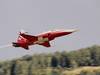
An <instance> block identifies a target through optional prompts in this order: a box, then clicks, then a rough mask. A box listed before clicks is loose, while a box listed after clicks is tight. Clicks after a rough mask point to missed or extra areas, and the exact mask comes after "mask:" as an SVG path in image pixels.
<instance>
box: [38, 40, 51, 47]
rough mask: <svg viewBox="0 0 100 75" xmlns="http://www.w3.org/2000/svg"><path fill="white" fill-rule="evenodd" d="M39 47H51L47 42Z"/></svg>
mask: <svg viewBox="0 0 100 75" xmlns="http://www.w3.org/2000/svg"><path fill="white" fill-rule="evenodd" d="M39 45H42V46H45V47H50V46H51V45H50V43H49V42H48V41H47V42H44V43H42V44H39Z"/></svg>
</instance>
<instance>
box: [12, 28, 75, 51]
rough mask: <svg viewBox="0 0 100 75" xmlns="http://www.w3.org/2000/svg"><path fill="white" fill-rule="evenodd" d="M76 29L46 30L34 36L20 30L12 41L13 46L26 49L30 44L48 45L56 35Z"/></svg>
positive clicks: (65, 33) (59, 35)
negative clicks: (15, 39) (16, 37)
mask: <svg viewBox="0 0 100 75" xmlns="http://www.w3.org/2000/svg"><path fill="white" fill-rule="evenodd" d="M75 31H77V30H76V29H68V30H61V29H60V30H55V31H48V32H44V33H41V34H38V35H36V36H33V35H28V34H27V33H25V32H20V33H19V37H18V39H17V41H16V42H12V45H13V46H14V47H22V48H24V49H26V50H28V49H29V46H31V45H35V44H38V45H42V46H45V47H50V46H51V45H50V41H51V40H54V39H55V38H57V37H61V36H65V35H68V34H71V33H73V32H75Z"/></svg>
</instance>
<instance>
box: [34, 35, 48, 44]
mask: <svg viewBox="0 0 100 75" xmlns="http://www.w3.org/2000/svg"><path fill="white" fill-rule="evenodd" d="M46 41H49V39H48V38H43V37H38V41H36V42H34V44H42V43H44V42H46Z"/></svg>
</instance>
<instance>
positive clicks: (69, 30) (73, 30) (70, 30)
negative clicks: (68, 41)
mask: <svg viewBox="0 0 100 75" xmlns="http://www.w3.org/2000/svg"><path fill="white" fill-rule="evenodd" d="M64 31H65V32H71V33H73V32H76V31H78V29H68V30H64Z"/></svg>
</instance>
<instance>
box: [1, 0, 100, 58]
mask: <svg viewBox="0 0 100 75" xmlns="http://www.w3.org/2000/svg"><path fill="white" fill-rule="evenodd" d="M20 29H24V30H26V31H27V32H28V33H29V34H32V35H37V34H39V33H42V32H45V31H48V30H54V29H78V30H79V31H77V32H75V33H73V34H71V35H69V36H64V37H60V38H58V39H55V40H53V41H51V46H52V47H50V48H45V47H42V46H38V45H34V46H31V47H30V50H29V51H27V50H24V49H22V48H14V47H8V48H2V49H0V60H8V59H12V58H16V57H17V58H18V57H21V56H24V55H27V54H36V53H50V52H56V51H60V52H61V51H72V50H77V49H80V48H85V47H89V46H92V45H100V33H99V32H100V0H0V35H1V36H0V46H2V45H6V44H9V43H12V42H13V41H15V40H16V39H17V37H18V32H19V31H20Z"/></svg>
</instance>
